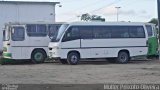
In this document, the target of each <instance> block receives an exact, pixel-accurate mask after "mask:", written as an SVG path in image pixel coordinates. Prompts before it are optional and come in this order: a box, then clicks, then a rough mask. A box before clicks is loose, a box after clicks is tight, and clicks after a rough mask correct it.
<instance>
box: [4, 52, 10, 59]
mask: <svg viewBox="0 0 160 90" xmlns="http://www.w3.org/2000/svg"><path fill="white" fill-rule="evenodd" d="M11 57H12V54H11V53H7V52H3V58H11Z"/></svg>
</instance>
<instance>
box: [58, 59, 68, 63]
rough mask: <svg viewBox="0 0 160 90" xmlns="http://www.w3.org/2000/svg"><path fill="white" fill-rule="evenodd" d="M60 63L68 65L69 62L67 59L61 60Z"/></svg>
mask: <svg viewBox="0 0 160 90" xmlns="http://www.w3.org/2000/svg"><path fill="white" fill-rule="evenodd" d="M59 61H60V62H61V63H62V64H67V63H68V62H67V60H66V59H59Z"/></svg>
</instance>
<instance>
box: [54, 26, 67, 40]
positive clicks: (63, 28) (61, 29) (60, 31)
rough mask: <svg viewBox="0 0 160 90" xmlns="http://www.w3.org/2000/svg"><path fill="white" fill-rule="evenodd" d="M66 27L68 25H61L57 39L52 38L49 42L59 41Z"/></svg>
mask: <svg viewBox="0 0 160 90" xmlns="http://www.w3.org/2000/svg"><path fill="white" fill-rule="evenodd" d="M67 27H68V24H64V25H62V26H61V27H60V28H59V30H58V35H57V37H53V38H52V39H51V42H58V41H59V40H60V39H61V37H62V35H63V33H64V31H65V30H66V28H67Z"/></svg>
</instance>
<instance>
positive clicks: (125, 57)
mask: <svg viewBox="0 0 160 90" xmlns="http://www.w3.org/2000/svg"><path fill="white" fill-rule="evenodd" d="M128 61H129V54H128V53H127V52H125V51H120V52H119V53H118V57H117V59H116V63H119V64H126V63H128Z"/></svg>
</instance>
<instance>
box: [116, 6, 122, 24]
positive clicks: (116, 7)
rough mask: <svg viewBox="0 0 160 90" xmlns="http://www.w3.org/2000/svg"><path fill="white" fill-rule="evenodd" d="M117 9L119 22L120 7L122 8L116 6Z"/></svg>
mask: <svg viewBox="0 0 160 90" xmlns="http://www.w3.org/2000/svg"><path fill="white" fill-rule="evenodd" d="M115 8H116V9H117V22H118V19H119V9H120V8H121V7H115Z"/></svg>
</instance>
